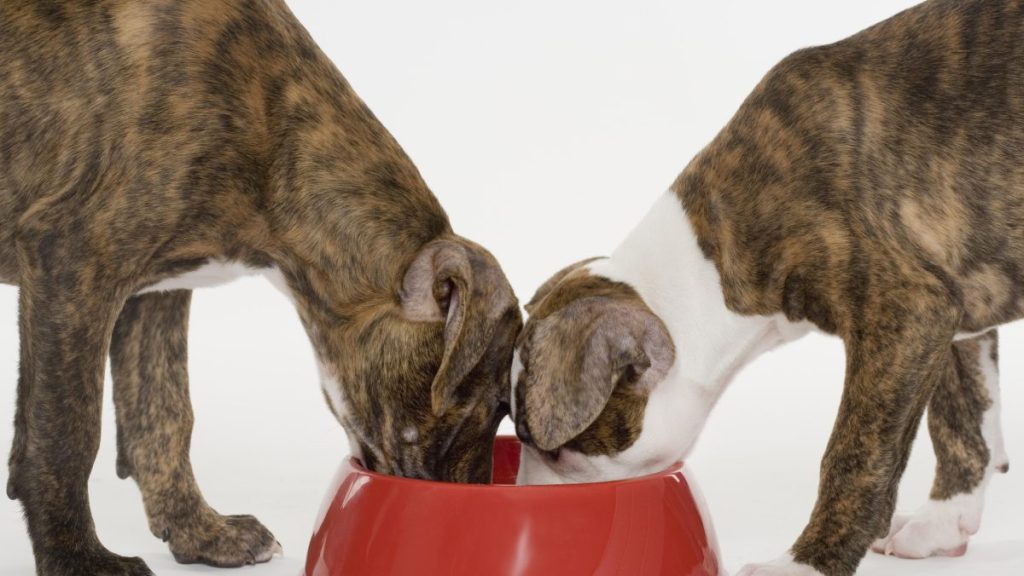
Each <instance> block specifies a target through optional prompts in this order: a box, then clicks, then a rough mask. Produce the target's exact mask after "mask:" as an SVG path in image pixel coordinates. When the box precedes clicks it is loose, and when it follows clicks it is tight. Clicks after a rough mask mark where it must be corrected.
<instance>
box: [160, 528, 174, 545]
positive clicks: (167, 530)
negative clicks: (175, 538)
mask: <svg viewBox="0 0 1024 576" xmlns="http://www.w3.org/2000/svg"><path fill="white" fill-rule="evenodd" d="M160 539H161V540H163V541H164V542H167V541H168V540H170V539H171V529H170V528H164V531H163V533H162V534H160Z"/></svg>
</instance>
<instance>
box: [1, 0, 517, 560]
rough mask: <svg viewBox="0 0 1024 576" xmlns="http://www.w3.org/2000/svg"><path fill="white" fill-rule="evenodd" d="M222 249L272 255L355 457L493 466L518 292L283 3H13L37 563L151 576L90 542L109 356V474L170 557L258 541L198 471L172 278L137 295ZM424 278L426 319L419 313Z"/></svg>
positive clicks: (440, 469)
mask: <svg viewBox="0 0 1024 576" xmlns="http://www.w3.org/2000/svg"><path fill="white" fill-rule="evenodd" d="M437 254H444V255H446V257H445V258H444V259H443V260H444V262H447V263H454V265H450V266H446V267H442V266H441V264H440V260H436V259H434V257H435V255H437ZM424 259H426V260H425V261H426V262H427V264H426V265H425V266H420V269H418V271H417V273H416V274H415V275H412V274H409V275H407V274H406V270H407V268H409V266H410V265H411V264H412V263H413V262H414V261H423V260H424ZM214 260H231V261H237V262H241V263H244V264H247V265H249V266H252V267H256V268H262V267H270V266H274V267H276V268H278V269H279V270H280V272H281V273H282V275H283V276H284V278H285V280H286V282H287V284H288V286H289V288H290V290H291V292H292V294H293V296H294V298H295V301H296V307H297V309H298V312H299V315H300V317H301V319H302V322H303V324H304V325H305V327H306V330H307V332H308V333H309V335H310V339H311V341H312V343H313V345H314V348H315V349H316V351H317V355H318V357H319V359H320V361H321V363H322V364H324V371H325V373H326V375H327V376H329V377H330V378H332V379H333V380H336V381H337V382H338V385H340V387H341V395H342V396H344V398H345V400H346V408H345V410H344V413H339V414H337V416H338V418H339V420H341V421H342V422H343V424H345V426H346V428H347V430H348V431H349V433H350V435H351V436H352V437H353V438H354V440H355V444H356V445H355V446H354V448H356V449H358V450H360V451H361V452H362V454H364V456H365V458H366V460H367V462H366V463H367V464H368V465H369V466H371V467H372V468H375V469H377V470H380V471H383V472H394V473H404V474H406V475H410V476H417V477H426V478H438V479H447V480H457V481H473V482H482V481H487V480H488V478H489V462H490V452H491V439H492V437H493V435H494V433H495V430H496V427H497V423H498V421H499V420H500V418H501V417H502V415H503V413H504V409H503V406H504V404H505V402H506V401H507V393H508V392H507V373H508V368H509V365H510V362H511V348H512V342H513V340H514V338H515V335H516V332H517V331H518V329H519V327H520V325H521V319H520V315H519V311H518V306H517V304H516V301H515V298H514V295H513V294H512V291H511V288H510V287H509V285H508V282H507V281H506V280H505V278H504V275H503V274H502V273H501V271H500V268H499V267H498V265H497V263H496V261H495V260H494V258H493V257H492V256H491V255H490V254H488V253H487V252H486V251H485V250H483V249H482V248H480V247H479V246H477V245H476V244H473V243H471V242H469V241H467V240H465V239H463V238H460V237H459V236H456V235H455V234H454V233H453V232H452V230H451V227H450V225H449V222H448V219H447V216H446V215H445V213H444V211H443V210H442V209H441V207H440V205H439V203H438V202H437V200H436V198H435V197H434V196H433V195H432V194H431V193H430V191H429V189H428V188H427V186H426V185H425V184H424V182H423V181H422V179H421V177H420V175H419V173H418V172H417V170H416V169H415V167H414V166H413V164H412V163H411V162H410V161H409V159H408V158H407V157H406V156H405V154H404V153H403V152H402V150H401V148H400V147H399V146H398V144H397V143H396V142H395V141H394V139H393V138H392V137H391V136H390V134H388V132H387V131H386V130H385V129H384V128H383V127H382V126H381V124H380V123H379V122H378V121H377V120H376V118H375V117H374V116H373V114H372V113H371V112H370V111H369V109H368V108H367V107H366V106H365V105H364V104H363V102H362V101H361V100H360V99H359V98H358V97H357V96H356V94H355V93H354V92H353V91H352V89H351V88H350V87H349V85H348V84H347V83H346V81H345V80H344V79H343V78H342V76H341V74H340V73H338V71H337V70H336V69H335V68H334V67H333V65H332V64H331V63H330V62H329V61H328V59H327V58H326V57H325V56H324V54H322V53H321V52H320V50H319V49H318V48H317V46H316V45H315V43H314V42H313V41H312V39H311V38H310V37H309V36H308V34H307V33H306V31H305V30H304V29H303V28H302V26H301V25H300V24H299V23H298V22H297V20H296V19H295V18H294V16H293V15H292V14H291V13H290V12H289V11H288V9H287V7H286V6H285V5H284V4H283V3H282V2H281V1H280V0H252V1H241V0H201V1H200V0H186V1H177V0H174V1H172V0H154V1H149V2H132V1H128V0H97V1H95V2H71V1H60V0H47V1H44V2H40V1H35V0H32V1H29V0H10V1H5V2H3V3H0V281H3V282H7V283H13V284H17V285H18V286H19V287H20V290H19V307H20V308H19V310H20V319H19V335H20V342H21V363H20V374H19V380H18V406H17V412H16V416H15V440H14V446H13V449H12V451H11V457H10V478H9V482H8V493H9V495H10V496H11V497H17V498H19V499H20V500H21V501H22V503H23V505H24V508H25V514H26V519H27V522H28V527H29V533H30V535H31V537H32V542H33V547H34V552H35V556H36V562H37V570H38V573H39V574H42V575H47V576H49V575H71V574H82V575H85V574H89V575H96V574H99V575H124V574H148V573H149V570H148V569H147V568H146V566H145V565H144V563H143V562H142V561H141V560H139V559H136V558H122V557H119V556H116V555H114V554H112V553H110V552H109V551H107V550H106V549H105V548H104V547H103V546H102V544H101V543H100V541H99V539H98V537H97V536H96V533H95V529H94V526H93V522H92V518H91V514H90V512H89V505H88V495H87V484H86V482H87V479H88V477H89V474H90V472H91V468H92V462H93V460H94V457H95V454H96V450H97V448H98V442H99V426H100V406H101V390H102V383H103V367H104V358H105V356H106V354H107V352H108V348H109V351H110V354H111V357H112V360H113V374H114V386H115V402H116V405H117V417H118V426H119V429H118V448H119V455H118V472H119V474H121V475H122V476H125V475H131V476H132V477H134V478H135V480H136V481H137V482H138V484H139V487H140V489H141V491H142V493H143V499H144V502H145V505H146V511H147V514H148V516H149V522H150V528H151V529H152V531H153V532H154V533H155V534H157V535H158V536H160V537H163V538H165V539H168V540H169V544H170V547H171V550H172V552H173V553H174V554H175V556H176V557H177V558H178V559H179V560H181V561H185V562H193V561H198V562H205V563H209V564H214V565H224V566H236V565H239V564H243V563H246V562H252V561H258V560H265V559H268V558H269V555H270V554H269V553H270V552H272V551H273V549H274V546H275V542H274V539H273V537H272V536H271V535H270V533H269V532H268V531H267V530H266V529H265V528H264V527H263V526H262V525H261V524H260V523H259V522H257V521H256V520H255V519H254V518H251V517H224V516H221V515H219V514H217V513H216V512H215V511H214V510H213V509H212V508H210V507H209V506H208V505H207V504H206V503H205V501H204V500H203V498H202V496H201V494H200V492H199V490H198V488H197V487H196V485H195V480H194V478H193V476H192V472H191V466H190V464H189V461H188V448H189V441H190V438H189V437H190V432H191V426H192V412H191V408H190V405H189V400H188V382H187V374H186V361H185V348H186V323H187V315H188V302H189V295H188V293H184V292H177V293H154V294H147V295H142V296H133V295H134V294H136V293H137V292H138V291H139V290H140V289H142V288H144V287H146V286H150V285H153V284H155V283H157V282H159V281H161V280H163V279H166V278H170V277H173V276H176V275H179V274H181V273H183V272H186V271H189V270H192V269H196V268H198V267H199V266H201V265H203V264H205V263H207V262H210V261H214ZM410 276H414V278H413V280H410V279H409V277H410ZM422 294H429V295H434V296H436V297H437V302H435V303H434V304H433V305H434V308H435V309H436V312H434V313H432V314H426V315H424V314H423V310H422V309H423V305H422V302H420V303H419V304H418V305H415V306H414V305H413V303H412V301H413V300H414V299H416V298H419V299H420V300H422ZM449 305H450V306H451V307H452V308H453V309H452V310H451V313H450V314H449V313H448V312H449V310H448V307H449ZM417 306H418V308H417ZM446 318H451V319H457V322H456V321H455V320H449V321H448V322H447V323H446V322H445V319H446ZM409 429H412V430H415V431H416V432H417V433H416V434H415V435H409V434H404V435H403V434H402V432H403V431H407V430H409Z"/></svg>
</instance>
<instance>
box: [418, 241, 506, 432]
mask: <svg viewBox="0 0 1024 576" xmlns="http://www.w3.org/2000/svg"><path fill="white" fill-rule="evenodd" d="M401 300H402V308H403V310H404V312H405V317H406V318H408V319H409V320H412V321H414V322H442V321H443V322H444V356H443V357H442V359H441V366H440V368H438V371H437V374H436V375H435V376H434V381H433V384H432V386H431V407H432V409H433V411H434V413H435V414H437V415H441V414H444V413H445V412H446V411H447V410H448V409H449V408H451V405H452V403H453V400H454V397H455V392H456V389H457V388H458V385H459V384H460V383H461V382H462V381H463V380H465V378H466V376H468V375H469V373H470V371H472V370H473V368H474V367H475V366H476V365H477V364H478V363H479V362H480V359H481V358H482V356H483V354H484V352H485V351H486V350H487V347H488V346H489V345H490V342H491V340H492V336H493V334H494V332H495V329H496V328H497V326H498V325H499V323H500V322H501V321H502V319H503V318H504V317H505V316H506V313H507V311H508V310H509V309H515V308H516V301H515V296H514V295H513V294H512V288H511V287H510V286H509V284H508V280H506V279H505V275H504V273H502V271H501V268H500V267H499V266H498V263H497V262H496V261H495V260H494V258H493V257H492V256H491V255H490V254H489V253H487V252H486V251H485V250H484V249H483V248H480V247H479V246H476V245H474V244H472V243H469V242H468V241H466V243H465V244H463V243H460V242H456V241H454V240H447V239H445V240H436V241H434V242H431V243H430V244H427V245H426V246H425V247H424V248H423V249H422V250H421V251H420V253H419V254H418V255H417V256H416V259H415V260H413V263H412V264H411V265H410V266H409V268H408V269H407V270H406V273H405V278H404V280H403V282H402V292H401Z"/></svg>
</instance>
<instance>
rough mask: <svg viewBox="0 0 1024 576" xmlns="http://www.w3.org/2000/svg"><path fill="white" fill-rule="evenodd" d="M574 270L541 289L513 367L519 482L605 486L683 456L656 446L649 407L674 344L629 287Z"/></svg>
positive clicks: (585, 265) (586, 268)
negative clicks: (601, 482) (521, 446)
mask: <svg viewBox="0 0 1024 576" xmlns="http://www.w3.org/2000/svg"><path fill="white" fill-rule="evenodd" d="M592 262H593V261H592V260H588V261H584V262H580V263H578V264H574V265H572V266H570V267H568V268H566V269H564V270H562V271H561V272H559V273H558V274H556V275H555V276H554V277H552V278H551V279H550V280H549V281H548V282H547V283H545V284H544V285H543V286H541V288H540V289H539V290H538V291H537V294H536V295H535V296H534V297H533V299H532V300H531V301H530V303H529V304H527V306H526V309H527V312H528V313H529V315H530V316H529V320H528V321H527V323H526V326H525V328H524V329H523V331H522V333H521V334H520V336H519V338H518V342H517V345H516V346H517V349H516V358H515V360H514V363H513V374H512V381H513V393H512V394H513V398H512V406H513V409H512V411H513V419H514V420H515V423H516V431H517V433H518V435H519V436H520V439H521V440H522V441H523V443H524V445H525V447H526V449H525V450H524V451H523V458H522V463H521V465H520V482H522V483H530V484H536V483H559V482H570V481H572V482H586V481H598V480H607V479H613V478H619V477H626V476H632V475H635V474H638V473H643V472H645V471H654V470H656V469H658V468H660V467H664V466H668V465H669V464H671V463H672V462H673V461H674V460H675V459H676V457H677V454H675V453H674V452H673V451H672V448H673V445H672V443H671V442H663V441H662V442H659V439H658V438H656V437H655V436H657V435H658V431H657V430H645V427H656V426H654V425H652V418H651V417H650V416H651V414H650V413H651V412H652V411H651V410H649V405H651V404H653V403H654V399H653V397H654V396H655V395H656V394H657V393H658V391H659V389H660V388H663V387H664V381H665V380H666V378H667V376H668V374H669V371H670V369H671V368H672V367H673V364H674V362H675V346H674V344H673V342H672V338H671V336H670V335H669V332H668V330H667V329H666V327H665V325H664V324H663V323H662V321H661V320H660V319H659V318H658V317H657V316H656V315H655V314H654V312H652V311H651V309H650V308H649V307H648V306H647V304H646V303H645V302H644V300H643V298H641V296H640V294H638V293H637V291H636V290H635V289H633V288H632V287H630V286H629V285H628V284H625V283H622V282H617V281H614V280H611V279H609V278H606V277H604V276H601V275H598V274H595V273H593V272H592V271H591V269H590V268H591V263H592Z"/></svg>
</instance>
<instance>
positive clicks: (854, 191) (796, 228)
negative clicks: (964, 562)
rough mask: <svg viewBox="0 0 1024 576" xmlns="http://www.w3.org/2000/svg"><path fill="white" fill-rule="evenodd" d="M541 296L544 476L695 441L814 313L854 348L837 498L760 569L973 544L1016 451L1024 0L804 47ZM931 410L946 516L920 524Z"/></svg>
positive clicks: (540, 465) (829, 494)
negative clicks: (1005, 343) (638, 217)
mask: <svg viewBox="0 0 1024 576" xmlns="http://www.w3.org/2000/svg"><path fill="white" fill-rule="evenodd" d="M527 309H528V311H530V319H529V321H528V322H527V325H526V328H525V329H524V331H523V333H522V335H521V336H520V348H519V362H517V363H516V370H517V371H518V374H517V375H516V376H514V385H516V386H517V388H516V390H515V392H514V400H515V402H514V412H515V413H516V414H515V417H516V420H517V426H518V430H519V432H520V436H521V437H523V438H524V440H526V441H528V442H529V443H530V444H532V449H527V450H526V451H524V462H523V466H524V468H521V470H526V475H525V480H526V481H534V478H535V479H536V481H551V482H554V481H564V480H565V479H566V478H569V479H578V478H581V477H587V478H589V479H601V478H607V477H610V476H622V475H628V474H630V473H639V472H644V471H649V470H651V469H652V468H656V467H658V466H662V465H665V464H667V463H669V462H671V460H672V459H674V458H678V457H681V456H683V455H684V454H685V453H686V452H687V451H688V450H689V449H690V447H691V446H692V445H693V441H694V439H695V438H696V437H697V434H698V433H699V430H700V427H701V426H702V424H703V422H704V419H706V417H707V414H708V412H709V411H710V410H711V408H712V407H713V405H714V404H715V401H716V400H717V399H718V397H719V395H720V394H721V392H722V390H723V389H724V387H725V386H726V385H727V384H728V381H729V380H730V379H731V377H732V375H733V374H735V372H736V370H738V369H739V367H740V366H742V364H743V363H744V362H747V361H749V360H750V359H752V358H753V357H754V356H756V355H757V354H758V353H760V352H762V351H764V349H766V348H769V347H771V346H772V345H774V344H776V343H778V342H781V341H784V340H787V339H791V338H792V337H794V336H796V335H797V334H798V333H800V332H801V331H802V329H801V326H803V325H808V324H813V326H816V327H817V328H818V329H820V330H822V331H825V332H828V333H833V334H836V335H838V336H839V337H841V338H842V339H843V340H844V343H845V346H846V353H847V374H846V384H845V391H844V395H843V399H842V403H841V407H840V410H839V415H838V418H837V421H836V424H835V430H834V432H833V435H832V439H831V442H830V443H829V445H828V448H827V451H826V454H825V456H824V460H823V464H822V469H821V482H820V491H819V495H818V501H817V505H816V507H815V509H814V512H813V515H812V517H811V520H810V522H809V524H808V525H807V527H806V529H805V530H804V532H803V534H802V535H801V536H800V537H799V539H798V540H797V541H796V544H795V545H794V546H793V548H792V556H791V557H790V558H788V559H784V560H782V561H780V562H776V563H773V564H770V565H757V566H751V567H748V568H747V569H746V570H745V571H744V572H742V574H744V575H757V576H768V575H774V576H781V575H798V574H799V575H804V574H825V575H827V576H849V575H851V574H853V573H854V572H855V571H856V568H857V566H858V563H859V562H860V560H861V558H862V557H863V556H864V554H865V552H866V551H867V550H868V548H869V546H870V545H871V544H872V542H873V541H875V540H876V539H882V540H881V541H880V542H879V543H878V547H879V549H880V550H882V551H887V552H894V553H901V554H904V555H909V556H922V555H924V556H926V555H929V554H938V553H946V554H961V553H963V551H964V549H965V547H966V539H967V538H968V536H969V534H970V533H973V531H976V530H977V523H978V522H979V521H980V514H981V501H980V498H981V497H982V496H980V495H982V494H983V492H984V487H985V483H986V482H987V480H988V478H989V476H990V475H991V474H992V473H994V472H997V471H998V472H1005V471H1006V470H1007V467H1008V464H1007V462H1006V460H1005V452H1003V448H1002V441H1001V437H1000V435H999V429H998V428H999V424H998V388H997V385H996V372H995V356H996V347H997V345H996V336H995V332H994V331H992V330H991V329H992V328H993V327H995V326H997V325H999V324H1003V323H1006V322H1010V321H1013V320H1017V319H1020V318H1021V317H1024V0H931V1H929V2H925V3H923V4H921V5H919V6H917V7H915V8H912V9H910V10H908V11H905V12H903V13H901V14H898V15H897V16H895V17H893V18H891V19H889V20H887V21H885V22H882V23H880V24H878V25H876V26H874V27H872V28H869V29H867V30H865V31H863V32H861V33H859V34H857V35H855V36H853V37H851V38H849V39H846V40H843V41H841V42H838V43H836V44H832V45H828V46H822V47H816V48H810V49H806V50H801V51H799V52H796V53H795V54H793V55H791V56H789V57H787V58H786V59H784V60H783V61H782V62H781V63H780V64H779V65H778V66H776V67H775V68H774V69H773V70H772V71H771V72H770V73H769V74H768V75H767V76H766V78H765V79H764V80H763V81H762V82H761V83H760V85H759V86H758V87H757V88H756V89H755V90H754V92H753V93H752V94H751V95H750V97H749V98H748V99H747V100H746V101H745V103H744V104H743V105H742V107H741V108H740V110H739V111H738V113H737V114H736V115H735V117H734V118H733V119H732V121H731V122H730V123H729V124H728V125H727V126H726V128H725V129H724V130H723V131H722V132H721V133H720V134H719V135H718V136H717V137H716V138H715V140H714V141H713V142H712V143H711V144H710V145H709V146H707V147H706V148H705V149H704V150H703V151H702V152H701V153H700V154H699V155H698V156H697V157H696V158H695V159H694V160H693V161H692V162H691V163H690V164H689V166H688V167H687V168H686V169H685V170H684V171H683V172H682V174H681V175H680V176H679V177H678V179H677V180H676V182H675V183H674V185H673V186H672V188H671V191H670V193H669V195H667V196H666V197H665V198H664V199H663V200H661V201H659V203H658V204H657V205H656V206H655V208H654V210H652V212H651V214H650V215H649V216H648V217H647V219H646V220H644V222H642V223H641V225H640V227H639V228H638V229H637V231H636V232H635V233H634V234H633V235H631V236H630V238H629V239H627V240H626V242H625V243H624V244H623V245H622V246H620V248H619V249H618V250H617V251H616V253H615V254H614V255H613V256H612V257H611V258H610V259H605V260H599V261H596V262H589V263H583V264H580V265H577V266H574V267H570V268H569V269H567V270H565V271H563V272H562V273H560V274H559V275H557V276H556V277H555V278H553V279H552V280H551V281H550V282H549V283H548V284H546V285H545V286H544V287H542V289H541V290H540V291H539V292H538V294H537V296H536V297H535V298H534V300H533V302H532V303H531V305H528V306H527ZM624 315H625V319H623V316H624ZM662 321H664V322H662ZM560 326H567V327H560ZM954 341H956V342H954ZM652 371H654V372H653V374H654V375H653V377H652ZM926 406H930V413H929V414H930V416H929V429H930V431H931V433H932V436H933V438H934V440H935V446H936V451H937V456H938V474H937V478H936V482H935V486H934V489H933V493H932V497H933V499H934V501H935V505H936V506H937V507H939V508H938V509H939V510H940V512H941V515H936V516H935V518H933V519H931V520H929V519H927V518H921V519H920V520H921V522H919V523H917V524H916V525H914V526H913V528H914V530H911V531H908V532H904V530H903V529H904V528H905V525H904V520H902V519H897V520H896V521H892V522H891V519H892V518H893V508H894V504H895V502H896V493H897V485H898V482H899V479H900V477H901V475H902V473H903V470H904V468H905V466H906V464H907V458H908V455H909V453H910V447H911V443H912V440H913V438H914V435H915V433H916V431H917V429H918V425H919V423H920V421H921V419H922V416H923V414H924V411H925V407H926ZM552 415H558V416H557V417H554V416H552ZM521 474H522V472H521ZM938 520H941V521H942V522H944V523H945V524H944V526H938V525H935V526H930V525H928V523H929V522H932V521H938ZM890 527H891V528H892V529H893V534H890ZM921 529H924V530H921ZM915 530H919V532H918V533H914V531H915ZM940 530H951V531H952V532H953V534H952V535H951V537H949V538H947V537H946V535H944V534H942V533H940V532H939V531H940ZM901 539H902V540H901ZM905 540H917V541H918V542H917V544H922V545H923V546H924V547H923V548H915V547H913V546H908V543H907V542H905ZM903 550H906V551H905V552H903Z"/></svg>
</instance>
